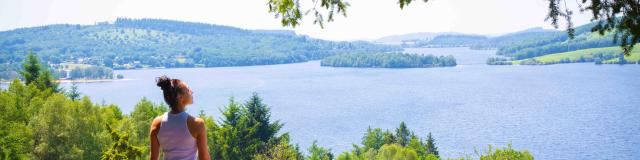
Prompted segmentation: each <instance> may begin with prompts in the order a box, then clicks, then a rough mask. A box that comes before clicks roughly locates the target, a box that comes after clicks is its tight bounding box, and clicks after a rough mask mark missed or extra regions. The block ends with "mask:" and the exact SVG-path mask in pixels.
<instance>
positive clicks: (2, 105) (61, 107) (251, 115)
mask: <svg viewBox="0 0 640 160" xmlns="http://www.w3.org/2000/svg"><path fill="white" fill-rule="evenodd" d="M167 110H168V109H167V107H166V106H165V105H162V104H153V103H152V102H151V101H149V100H148V99H146V98H143V99H142V100H140V102H139V103H138V104H136V106H135V108H134V110H133V111H132V112H131V114H129V115H124V114H122V111H120V109H119V108H118V107H117V106H115V105H97V104H94V103H92V102H91V100H90V99H89V97H86V96H85V97H82V98H81V99H72V98H70V97H68V96H67V95H65V94H64V93H56V92H51V90H50V89H45V90H41V89H40V88H38V87H37V86H36V85H35V83H31V84H29V85H24V84H23V83H21V82H20V81H19V80H17V79H15V80H14V81H13V82H12V83H11V84H10V85H9V87H8V89H6V90H5V89H0V113H3V114H0V123H1V124H3V125H0V156H1V157H2V159H147V158H148V157H147V156H148V155H147V154H145V153H147V152H148V148H147V146H148V144H149V137H148V136H149V126H150V123H151V121H152V119H153V118H154V117H157V116H159V115H161V114H162V113H164V112H166V111H167ZM221 112H222V117H221V119H220V120H219V121H214V119H213V118H212V117H208V116H207V115H205V114H204V112H201V113H200V115H199V116H200V117H201V118H203V119H204V120H205V124H206V128H207V138H208V139H207V140H208V143H209V144H208V145H209V154H210V155H211V157H212V158H213V159H259V160H272V159H273V160H276V159H291V160H296V159H318V160H324V159H329V160H330V159H334V156H333V153H331V149H329V148H324V147H320V146H318V145H317V142H315V141H314V142H313V144H312V145H311V146H310V147H309V148H308V150H309V155H308V156H305V155H303V154H302V153H301V152H300V149H299V147H298V145H294V144H292V143H291V142H290V138H289V134H288V133H282V134H278V132H279V131H280V129H281V128H282V124H281V123H280V122H279V121H272V120H271V119H270V110H269V107H268V106H267V105H266V104H264V103H263V101H262V99H261V98H260V97H259V96H258V95H257V94H255V93H254V94H253V95H252V97H251V98H250V99H248V100H247V101H246V102H245V103H243V104H240V103H237V102H236V101H235V100H234V99H233V98H231V99H230V100H229V103H228V104H227V105H226V106H225V107H224V109H222V110H221ZM103 126H106V127H103ZM395 131H396V132H395V134H394V133H392V132H391V131H389V130H385V131H382V129H380V128H374V129H372V128H369V129H368V130H367V133H366V134H365V135H364V137H363V138H362V145H363V146H362V147H361V146H358V145H354V149H353V150H352V151H350V152H344V153H342V154H340V155H339V156H337V159H341V160H342V159H359V160H360V159H439V158H438V151H437V147H436V146H435V145H436V144H435V142H434V141H435V140H434V138H433V137H432V136H431V134H428V135H427V137H426V140H424V141H423V140H422V139H420V138H419V137H417V136H415V135H413V134H412V133H413V132H412V131H411V130H410V129H409V128H408V127H407V126H406V124H404V123H401V124H400V126H399V127H398V128H397V129H395ZM410 133H411V134H410ZM407 137H408V139H409V140H408V141H406V139H407ZM403 143H406V144H404V145H402V144H403ZM483 156H484V157H491V158H495V157H498V158H500V157H516V158H518V157H524V158H525V159H526V158H529V157H531V155H530V154H529V153H528V152H526V151H524V152H520V151H514V150H513V149H510V146H509V148H506V149H499V150H495V151H493V150H490V152H487V154H486V155H483Z"/></svg>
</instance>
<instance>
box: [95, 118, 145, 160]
mask: <svg viewBox="0 0 640 160" xmlns="http://www.w3.org/2000/svg"><path fill="white" fill-rule="evenodd" d="M107 130H108V131H109V132H111V138H112V139H113V141H115V143H114V144H113V146H111V148H109V150H107V151H106V152H105V153H104V154H103V155H102V158H101V159H102V160H119V159H135V158H136V157H140V156H141V155H142V152H143V150H142V148H141V147H136V146H132V145H131V144H129V141H128V140H129V136H128V135H127V134H121V133H118V132H117V131H116V130H114V129H113V128H111V126H109V125H107Z"/></svg>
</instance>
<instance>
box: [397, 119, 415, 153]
mask: <svg viewBox="0 0 640 160" xmlns="http://www.w3.org/2000/svg"><path fill="white" fill-rule="evenodd" d="M410 136H411V133H409V129H408V128H407V124H405V123H404V122H400V126H399V127H398V128H397V129H396V138H397V142H398V144H400V146H403V147H406V146H407V145H408V144H409V141H410V140H411V139H409V138H411V137H410Z"/></svg>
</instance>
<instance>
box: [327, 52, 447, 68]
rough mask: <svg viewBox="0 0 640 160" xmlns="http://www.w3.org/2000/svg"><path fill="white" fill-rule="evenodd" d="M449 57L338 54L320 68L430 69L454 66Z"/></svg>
mask: <svg viewBox="0 0 640 160" xmlns="http://www.w3.org/2000/svg"><path fill="white" fill-rule="evenodd" d="M456 64H457V63H456V59H455V58H454V57H453V56H451V55H448V56H434V55H422V54H413V53H351V54H338V55H334V56H330V57H327V58H324V59H322V61H320V65H321V66H329V67H357V68H430V67H451V66H456Z"/></svg>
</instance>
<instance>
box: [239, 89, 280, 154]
mask: <svg viewBox="0 0 640 160" xmlns="http://www.w3.org/2000/svg"><path fill="white" fill-rule="evenodd" d="M244 106H245V107H246V111H247V113H246V115H247V124H246V126H247V127H248V128H249V131H250V138H251V139H254V140H256V141H254V142H252V143H253V145H252V146H249V147H252V148H255V149H257V150H262V149H264V148H266V145H267V142H268V141H269V140H270V139H271V138H273V137H275V136H276V133H277V132H278V130H280V128H282V124H280V122H279V121H275V122H273V123H271V122H270V118H271V113H270V112H269V107H268V106H267V105H265V104H263V103H262V98H260V97H259V96H258V94H257V93H255V92H254V93H253V94H252V96H251V98H249V100H248V101H247V102H246V103H245V105H244Z"/></svg>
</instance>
